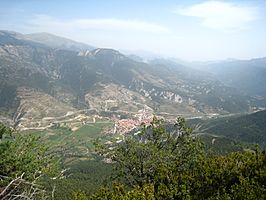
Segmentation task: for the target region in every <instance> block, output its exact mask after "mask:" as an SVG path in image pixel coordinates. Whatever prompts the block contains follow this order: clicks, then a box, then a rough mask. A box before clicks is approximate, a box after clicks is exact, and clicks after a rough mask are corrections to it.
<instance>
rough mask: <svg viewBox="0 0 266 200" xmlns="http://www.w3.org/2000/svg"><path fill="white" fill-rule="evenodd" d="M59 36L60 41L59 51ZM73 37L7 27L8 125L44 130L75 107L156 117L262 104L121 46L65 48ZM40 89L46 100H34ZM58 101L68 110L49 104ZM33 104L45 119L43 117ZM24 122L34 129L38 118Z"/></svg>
mask: <svg viewBox="0 0 266 200" xmlns="http://www.w3.org/2000/svg"><path fill="white" fill-rule="evenodd" d="M39 36H40V37H39ZM29 38H30V40H29ZM43 38H44V39H43ZM42 39H43V40H42ZM53 40H56V41H58V46H57V47H53V48H51V45H50V41H53ZM66 40H67V39H62V38H58V36H53V35H50V34H34V35H30V36H29V35H26V36H25V35H23V34H20V33H15V32H10V31H1V32H0V61H1V62H0V78H1V79H0V80H1V82H0V94H1V96H0V111H1V116H2V118H5V121H6V122H9V121H10V120H13V123H14V124H16V125H17V126H18V127H21V126H20V125H19V124H20V122H22V121H24V122H27V121H30V120H33V121H34V122H32V123H34V124H39V126H37V128H44V127H47V126H51V125H52V124H47V123H45V125H44V124H43V121H40V120H41V118H45V117H49V118H54V117H58V116H57V115H58V113H61V114H62V116H61V117H63V116H65V113H68V111H73V110H76V111H78V110H83V111H89V112H93V113H94V114H100V115H102V114H104V113H105V114H104V115H105V116H112V115H115V116H116V117H118V118H119V117H120V116H122V115H123V116H124V117H126V118H132V117H134V116H136V115H137V114H139V112H142V111H143V109H144V110H146V111H147V110H148V111H149V115H152V114H157V115H162V116H164V117H167V118H172V119H173V118H175V117H176V115H183V116H198V115H209V114H213V113H218V114H228V113H238V112H247V111H250V110H251V109H253V107H254V106H256V105H253V102H254V98H253V97H251V96H247V95H244V94H243V93H241V92H238V91H237V90H236V89H234V88H232V87H228V86H226V85H224V84H223V83H222V82H220V81H217V80H216V79H213V78H212V77H211V76H209V75H207V74H205V73H204V72H201V71H199V70H194V69H192V68H188V67H186V66H184V65H179V64H175V63H172V62H169V61H167V60H160V61H158V60H157V61H153V62H150V63H143V62H138V61H135V60H132V59H130V58H129V57H127V56H125V55H123V54H121V53H120V52H119V51H116V50H113V49H103V48H97V49H94V50H90V48H89V46H87V47H88V49H86V50H81V51H73V50H65V48H60V45H61V44H63V43H64V42H66V44H68V42H69V41H68V40H67V41H66ZM71 42H73V41H71ZM71 42H70V43H71ZM52 43H53V42H52ZM59 43H60V44H59ZM73 44H75V45H76V44H78V43H75V42H74V43H73ZM54 45H57V43H54ZM83 47H84V46H83ZM83 47H82V48H83ZM70 49H71V48H70ZM20 88H24V89H23V90H21V89H20ZM21 91H22V94H21ZM23 91H33V92H31V94H30V95H27V93H25V94H23ZM40 94H42V95H41V96H42V100H41V101H39V102H40V103H39V104H40V105H38V104H36V103H34V101H35V100H34V99H35V98H36V97H37V96H38V97H39V96H40ZM25 99H26V101H27V102H28V104H29V105H31V106H32V107H23V108H24V109H23V113H21V109H20V108H21V107H22V104H23V102H24V101H25ZM42 102H46V103H42ZM54 102H55V103H54ZM52 104H55V105H56V109H58V110H60V112H52V111H51V109H46V108H48V106H49V105H52ZM31 109H33V110H34V112H35V113H39V114H38V115H39V116H42V117H41V118H39V117H37V118H35V115H33V114H30V113H33V112H32V110H31ZM62 110H64V112H62ZM144 112H145V111H144ZM53 113H54V114H53ZM17 116H19V117H17ZM22 116H24V118H23V120H20V118H21V117H22ZM25 118H26V119H25ZM28 119H30V120H28ZM51 123H52V122H51ZM23 127H24V128H30V127H31V123H29V124H27V123H26V124H25V123H24V124H23Z"/></svg>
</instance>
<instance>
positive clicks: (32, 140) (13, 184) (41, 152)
mask: <svg viewBox="0 0 266 200" xmlns="http://www.w3.org/2000/svg"><path fill="white" fill-rule="evenodd" d="M0 130H1V134H2V133H3V135H4V134H7V133H10V131H11V129H9V128H5V127H3V126H1V128H0ZM0 157H1V159H0V193H1V191H2V193H1V198H3V199H5V197H6V198H7V197H8V198H14V197H15V196H14V195H18V196H19V195H21V196H24V197H25V198H26V197H27V196H28V197H30V196H31V197H32V198H33V196H35V192H36V191H37V190H38V191H44V189H45V188H43V186H42V185H43V178H45V177H53V176H57V175H58V168H57V167H56V163H55V162H54V159H53V157H52V156H51V155H48V154H47V148H46V147H45V146H44V145H42V144H41V143H40V142H39V140H38V138H36V137H32V136H20V135H16V134H13V136H12V138H9V139H1V140H0ZM32 188H35V189H34V190H32ZM30 191H31V192H30ZM26 194H27V195H26ZM25 195H26V196H25ZM36 195H38V194H37V193H36Z"/></svg>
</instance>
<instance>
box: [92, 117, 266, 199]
mask: <svg viewBox="0 0 266 200" xmlns="http://www.w3.org/2000/svg"><path fill="white" fill-rule="evenodd" d="M176 127H177V129H176V130H175V131H174V132H171V131H168V130H166V129H165V128H164V126H163V121H161V120H158V119H156V118H155V119H154V120H153V122H152V123H151V124H150V125H148V126H144V127H143V129H142V130H141V132H140V133H139V134H137V135H135V136H131V137H129V138H127V139H126V140H125V141H124V142H122V143H120V144H118V145H117V144H116V145H114V146H112V147H110V146H109V147H108V149H109V153H107V151H104V148H102V150H101V151H100V152H101V153H102V155H104V156H105V157H108V158H109V159H111V161H112V162H113V163H114V166H116V168H115V170H116V177H115V178H116V182H113V186H112V188H108V187H105V188H102V189H101V190H99V191H98V192H97V193H95V194H94V195H93V196H91V199H265V198H266V187H265V186H266V185H265V183H266V151H265V150H264V151H262V150H260V149H259V148H257V149H255V150H250V151H245V152H244V151H242V152H234V153H230V154H227V155H215V154H208V153H206V152H205V153H204V152H203V151H202V148H201V147H202V146H201V145H200V143H199V142H198V141H197V140H196V139H194V138H193V134H191V129H189V128H187V127H186V125H185V122H184V120H183V119H181V118H179V119H178V121H177V124H176ZM177 133H178V134H177ZM110 148H111V149H110ZM110 150H111V152H110Z"/></svg>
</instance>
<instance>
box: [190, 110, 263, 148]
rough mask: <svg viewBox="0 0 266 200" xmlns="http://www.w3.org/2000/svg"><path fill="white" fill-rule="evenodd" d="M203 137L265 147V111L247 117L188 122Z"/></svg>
mask: <svg viewBox="0 0 266 200" xmlns="http://www.w3.org/2000/svg"><path fill="white" fill-rule="evenodd" d="M190 124H191V125H194V127H197V131H198V132H200V133H202V134H203V135H211V136H214V137H215V136H216V137H226V138H228V139H231V140H235V141H239V142H244V143H253V144H255V143H257V144H259V145H261V146H262V147H265V146H266V142H265V141H266V111H265V110H264V111H259V112H256V113H253V114H248V115H239V116H232V117H224V118H216V119H208V120H199V119H194V120H190Z"/></svg>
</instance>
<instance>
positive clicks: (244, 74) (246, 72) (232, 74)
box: [194, 58, 266, 97]
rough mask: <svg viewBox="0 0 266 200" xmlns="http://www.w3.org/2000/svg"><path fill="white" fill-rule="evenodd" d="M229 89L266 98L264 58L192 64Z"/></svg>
mask: <svg viewBox="0 0 266 200" xmlns="http://www.w3.org/2000/svg"><path fill="white" fill-rule="evenodd" d="M197 66H198V67H199V66H200V68H201V69H202V70H205V71H207V72H209V73H212V74H213V75H214V76H215V77H216V78H217V79H218V80H220V81H222V82H223V83H225V84H227V85H228V86H230V87H235V88H237V89H239V90H241V91H243V92H245V93H247V94H249V95H253V96H262V97H266V87H265V85H266V58H257V59H251V60H229V61H219V62H213V63H201V64H198V63H196V64H194V67H197Z"/></svg>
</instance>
